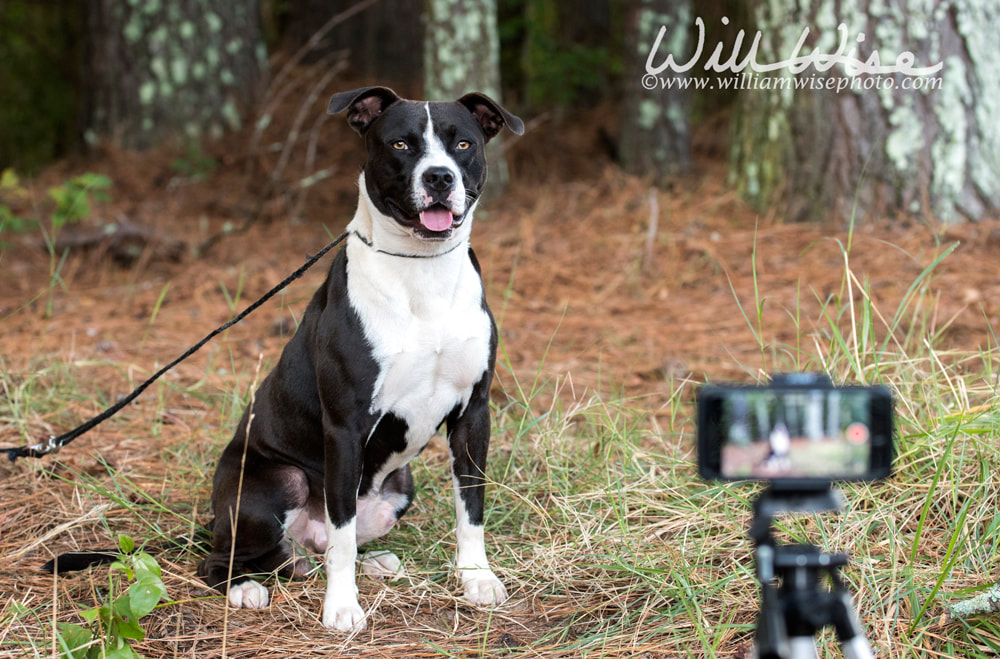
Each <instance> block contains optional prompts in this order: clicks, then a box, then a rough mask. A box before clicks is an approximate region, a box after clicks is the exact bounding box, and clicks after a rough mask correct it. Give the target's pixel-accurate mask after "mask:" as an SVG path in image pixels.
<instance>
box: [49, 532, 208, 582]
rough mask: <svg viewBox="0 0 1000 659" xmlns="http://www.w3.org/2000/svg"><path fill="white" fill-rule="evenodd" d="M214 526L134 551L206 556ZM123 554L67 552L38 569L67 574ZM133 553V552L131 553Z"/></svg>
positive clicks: (118, 551) (116, 550)
mask: <svg viewBox="0 0 1000 659" xmlns="http://www.w3.org/2000/svg"><path fill="white" fill-rule="evenodd" d="M212 526H214V524H209V525H208V526H201V527H198V528H197V529H195V532H194V534H193V536H192V535H182V536H179V537H177V538H174V539H173V540H167V541H164V542H159V543H156V544H152V545H146V546H144V547H136V548H135V550H134V551H144V552H146V553H147V554H153V555H157V554H162V553H164V552H167V551H170V550H171V549H194V550H195V551H197V552H200V553H205V554H207V553H208V551H209V549H210V548H211V545H212V532H211V531H210V530H209V529H210V528H211V527H212ZM123 553H124V552H122V551H121V550H118V549H95V550H93V551H68V552H66V553H64V554H59V555H58V556H56V557H55V558H53V559H52V560H51V561H48V562H47V563H45V565H42V566H41V567H40V568H39V569H40V570H41V571H42V572H48V573H49V574H65V573H67V572H78V571H80V570H86V569H87V568H89V567H93V566H94V565H106V564H108V563H114V562H115V561H116V560H118V557H120V556H121V555H122V554H123ZM133 553H134V552H133Z"/></svg>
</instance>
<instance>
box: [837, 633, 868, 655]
mask: <svg viewBox="0 0 1000 659" xmlns="http://www.w3.org/2000/svg"><path fill="white" fill-rule="evenodd" d="M840 649H841V651H842V652H843V653H844V657H846V658H847V659H875V654H874V653H873V652H872V646H871V645H869V644H868V639H867V638H865V637H864V636H863V635H859V636H855V637H854V638H852V639H851V640H849V641H845V642H843V643H841V644H840Z"/></svg>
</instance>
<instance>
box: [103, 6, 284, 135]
mask: <svg viewBox="0 0 1000 659" xmlns="http://www.w3.org/2000/svg"><path fill="white" fill-rule="evenodd" d="M87 2H88V5H87V52H86V56H85V62H84V66H85V71H86V73H85V80H86V84H85V85H84V95H85V96H84V102H83V108H84V110H83V123H84V137H85V139H86V140H87V141H88V142H96V141H99V140H102V139H104V140H108V141H110V142H111V143H113V144H115V145H117V146H119V147H124V148H132V149H144V148H147V147H150V146H153V145H155V144H158V143H160V142H163V141H164V140H168V139H175V140H180V141H188V140H198V139H202V138H205V137H219V136H221V135H222V134H224V133H225V132H226V131H228V130H235V129H238V128H239V127H240V126H241V124H242V117H243V116H244V113H245V112H246V111H247V110H248V109H249V107H250V106H251V105H252V103H253V100H254V95H255V92H256V88H257V85H258V83H259V82H260V81H261V78H262V76H263V74H264V72H265V71H266V66H267V52H266V48H265V45H264V41H263V38H262V36H261V30H260V16H259V11H258V3H257V1H256V0H248V1H245V2H243V1H241V2H229V1H228V0H158V1H155V2H154V1H148V2H147V1H145V0H143V1H138V0H87Z"/></svg>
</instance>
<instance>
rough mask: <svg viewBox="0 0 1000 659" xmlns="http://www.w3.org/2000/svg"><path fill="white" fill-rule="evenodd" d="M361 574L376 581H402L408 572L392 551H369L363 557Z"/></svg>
mask: <svg viewBox="0 0 1000 659" xmlns="http://www.w3.org/2000/svg"><path fill="white" fill-rule="evenodd" d="M361 573H362V574H364V575H365V576H366V577H375V578H376V579H389V580H393V579H401V578H402V577H405V576H406V570H404V569H403V564H402V563H401V562H400V560H399V558H398V557H397V556H396V555H395V554H393V553H392V552H391V551H369V552H366V553H365V554H364V555H363V556H362V557H361Z"/></svg>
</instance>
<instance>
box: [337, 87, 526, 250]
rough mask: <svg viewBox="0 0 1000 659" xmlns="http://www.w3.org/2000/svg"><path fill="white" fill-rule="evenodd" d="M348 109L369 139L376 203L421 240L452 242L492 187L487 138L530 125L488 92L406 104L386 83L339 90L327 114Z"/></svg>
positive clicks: (368, 173) (368, 182) (368, 170)
mask: <svg viewBox="0 0 1000 659" xmlns="http://www.w3.org/2000/svg"><path fill="white" fill-rule="evenodd" d="M344 110H347V122H348V123H349V124H350V125H351V127H352V128H353V129H354V130H356V131H357V132H358V133H359V134H360V135H361V136H363V137H364V138H365V144H366V146H367V148H368V160H367V162H366V163H365V168H364V172H365V187H366V188H367V192H368V197H369V198H370V199H371V201H372V203H373V204H374V206H375V208H376V209H377V210H378V211H379V212H380V213H382V214H383V215H385V216H387V217H391V218H392V219H393V220H395V221H396V222H397V223H398V224H399V225H401V226H402V227H404V228H405V229H406V230H408V231H409V232H410V233H411V234H412V235H414V236H416V237H417V238H420V239H422V240H430V241H437V240H447V239H448V238H450V237H451V235H452V233H453V232H454V231H455V229H457V228H458V227H460V226H461V225H462V223H463V222H464V221H465V218H466V216H467V215H468V213H469V210H470V209H471V207H472V206H473V204H475V202H476V200H477V199H479V195H480V194H482V191H483V186H484V185H485V184H486V153H485V151H486V143H487V142H489V141H490V139H492V138H493V137H495V136H496V135H497V133H499V132H500V131H501V130H502V129H503V127H504V126H506V127H507V128H509V129H510V130H511V131H513V132H514V133H516V134H518V135H521V134H523V132H524V123H523V122H522V121H521V120H520V119H519V118H517V117H516V116H514V115H513V114H511V113H510V112H508V111H507V110H505V109H504V108H503V107H502V106H501V105H500V104H499V103H497V102H495V101H493V100H492V99H491V98H489V97H488V96H486V95H485V94H480V93H472V94H466V95H465V96H463V97H462V98H460V99H458V100H457V101H455V102H453V103H449V102H424V101H408V100H403V99H401V98H400V97H399V96H398V95H397V94H396V93H395V92H394V91H392V90H391V89H389V88H388V87H363V88H361V89H353V90H351V91H346V92H340V93H338V94H334V95H333V98H331V99H330V105H329V107H328V109H327V111H328V112H329V113H330V114H335V113H338V112H343V111H344Z"/></svg>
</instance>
